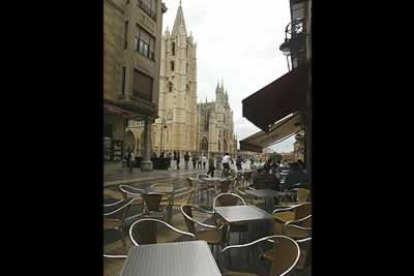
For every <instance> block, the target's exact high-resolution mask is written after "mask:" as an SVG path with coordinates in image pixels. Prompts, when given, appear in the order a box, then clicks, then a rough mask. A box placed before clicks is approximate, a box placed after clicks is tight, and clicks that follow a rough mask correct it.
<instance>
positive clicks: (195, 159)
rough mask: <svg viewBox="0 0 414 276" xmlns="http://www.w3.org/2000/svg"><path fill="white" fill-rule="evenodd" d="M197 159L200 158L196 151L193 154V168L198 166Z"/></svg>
mask: <svg viewBox="0 0 414 276" xmlns="http://www.w3.org/2000/svg"><path fill="white" fill-rule="evenodd" d="M197 160H198V157H197V155H196V154H195V153H194V154H193V155H192V156H191V161H193V170H195V168H196V166H197Z"/></svg>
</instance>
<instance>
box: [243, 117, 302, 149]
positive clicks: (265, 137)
mask: <svg viewBox="0 0 414 276" xmlns="http://www.w3.org/2000/svg"><path fill="white" fill-rule="evenodd" d="M301 129H302V122H301V115H300V114H299V113H297V114H294V115H289V116H288V117H286V118H284V119H282V120H280V121H279V122H277V123H275V124H274V125H273V126H272V127H271V128H270V131H269V133H265V132H264V131H259V132H257V133H255V134H253V135H251V136H249V137H247V138H245V139H243V140H241V141H240V150H248V151H255V152H262V150H263V149H264V148H267V147H270V146H272V145H274V144H277V143H280V142H283V141H284V140H286V139H288V138H290V137H292V136H293V135H295V134H296V133H298V132H299V131H301Z"/></svg>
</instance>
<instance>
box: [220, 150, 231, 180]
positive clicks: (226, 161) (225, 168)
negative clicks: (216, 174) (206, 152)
mask: <svg viewBox="0 0 414 276" xmlns="http://www.w3.org/2000/svg"><path fill="white" fill-rule="evenodd" d="M230 161H231V162H233V160H232V159H231V156H230V154H228V153H227V152H226V153H225V154H224V156H223V161H222V164H223V173H222V175H223V177H227V176H229V175H230Z"/></svg>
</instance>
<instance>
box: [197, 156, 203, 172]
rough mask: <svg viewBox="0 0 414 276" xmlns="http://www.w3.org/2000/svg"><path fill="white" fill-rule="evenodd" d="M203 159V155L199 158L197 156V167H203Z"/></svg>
mask: <svg viewBox="0 0 414 276" xmlns="http://www.w3.org/2000/svg"><path fill="white" fill-rule="evenodd" d="M202 159H203V156H199V157H198V158H197V160H198V161H197V168H198V169H201V163H202Z"/></svg>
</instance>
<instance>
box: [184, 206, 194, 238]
mask: <svg viewBox="0 0 414 276" xmlns="http://www.w3.org/2000/svg"><path fill="white" fill-rule="evenodd" d="M181 213H182V214H183V216H184V221H185V224H186V225H187V228H188V231H190V232H191V233H193V234H194V235H195V234H196V229H195V224H194V221H192V220H190V219H189V218H188V217H191V218H192V217H193V211H192V208H191V206H190V205H182V206H181Z"/></svg>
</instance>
